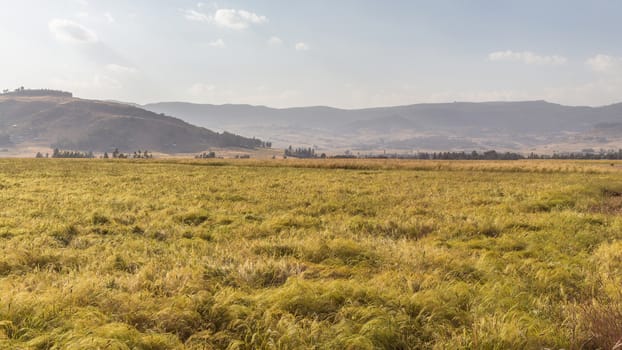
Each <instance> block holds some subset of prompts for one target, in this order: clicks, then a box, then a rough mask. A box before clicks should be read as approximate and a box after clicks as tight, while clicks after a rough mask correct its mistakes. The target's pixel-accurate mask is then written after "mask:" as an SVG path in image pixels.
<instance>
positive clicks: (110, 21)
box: [104, 12, 116, 23]
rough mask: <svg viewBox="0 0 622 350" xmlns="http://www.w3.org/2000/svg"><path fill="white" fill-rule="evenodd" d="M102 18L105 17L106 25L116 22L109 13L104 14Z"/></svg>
mask: <svg viewBox="0 0 622 350" xmlns="http://www.w3.org/2000/svg"><path fill="white" fill-rule="evenodd" d="M104 17H106V20H108V23H114V22H116V19H115V18H114V17H113V16H112V14H111V13H110V12H106V13H104Z"/></svg>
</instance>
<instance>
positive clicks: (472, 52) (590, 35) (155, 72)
mask: <svg viewBox="0 0 622 350" xmlns="http://www.w3.org/2000/svg"><path fill="white" fill-rule="evenodd" d="M620 14H622V1H617V0H610V1H604V0H585V1H575V0H565V1H561V0H537V1H529V0H522V1H518V0H516V1H511V0H507V1H502V0H454V1H449V0H434V1H433V0H430V1H417V0H382V1H381V0H375V1H372V0H338V1H335V0H332V1H329V0H315V1H303V0H248V1H242V0H239V1H228V0H222V1H217V2H210V1H203V2H197V1H186V0H175V1H174V0H132V1H128V0H105V1H104V0H54V1H49V0H19V1H15V0H0V45H1V46H0V47H1V48H2V50H1V51H0V89H14V88H17V87H20V86H25V87H27V88H53V89H62V90H67V91H72V92H73V93H74V94H75V95H76V96H79V97H83V98H92V99H107V100H120V101H127V102H135V103H141V104H144V103H150V102H161V101H189V102H196V103H210V104H226V103H244V104H254V105H267V106H272V107H293V106H311V105H327V106H334V107H341V108H364V107H375V106H389V105H404V104H414V103H424V102H453V101H474V102H477V101H506V100H547V101H551V102H555V103H561V104H567V105H591V106H598V105H606V104H611V103H617V102H622V42H620V37H619V35H620V33H622V21H620Z"/></svg>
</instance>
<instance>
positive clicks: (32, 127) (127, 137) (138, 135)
mask: <svg viewBox="0 0 622 350" xmlns="http://www.w3.org/2000/svg"><path fill="white" fill-rule="evenodd" d="M23 145H35V146H40V147H59V148H65V149H74V150H84V151H86V150H91V151H110V150H112V149H115V148H118V149H120V150H122V151H133V150H136V149H149V150H150V151H155V152H162V153H190V152H200V151H203V150H206V149H208V148H210V147H235V148H255V147H261V146H262V141H260V140H257V139H251V138H246V137H242V136H239V135H235V134H232V133H228V132H222V133H218V132H215V131H212V130H209V129H206V128H204V127H197V126H194V125H191V124H189V123H187V122H185V121H183V120H181V119H177V118H174V117H170V116H167V115H165V114H158V113H154V112H151V111H147V110H145V109H142V108H139V107H136V106H132V105H128V104H123V103H117V102H108V101H98V100H85V99H80V98H76V97H74V96H73V95H72V94H71V93H67V92H62V91H52V90H24V89H21V90H20V89H18V90H16V91H13V92H8V93H4V94H0V146H2V147H20V146H23Z"/></svg>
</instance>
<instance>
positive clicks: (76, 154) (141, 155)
mask: <svg viewBox="0 0 622 350" xmlns="http://www.w3.org/2000/svg"><path fill="white" fill-rule="evenodd" d="M35 158H50V154H49V153H46V154H45V155H44V154H43V153H41V152H37V154H36V155H35ZM52 158H96V156H95V154H94V153H93V152H91V151H89V152H80V151H65V150H61V149H59V148H54V151H53V152H52ZM100 158H103V159H109V158H113V159H128V158H132V159H150V158H153V154H152V153H149V151H147V150H144V151H142V150H138V151H135V152H134V153H123V152H120V151H119V149H118V148H115V149H114V151H112V153H110V154H108V152H104V154H103V155H101V156H100Z"/></svg>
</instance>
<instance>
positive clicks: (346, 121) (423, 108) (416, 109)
mask: <svg viewBox="0 0 622 350" xmlns="http://www.w3.org/2000/svg"><path fill="white" fill-rule="evenodd" d="M144 108H145V109H148V110H151V111H154V112H158V113H160V112H163V113H166V114H171V115H175V116H177V117H179V118H182V119H184V120H186V121H188V122H190V123H193V124H196V125H209V126H210V127H213V128H216V129H226V130H231V131H234V132H239V133H246V134H252V135H255V136H257V137H260V138H263V139H269V140H271V141H274V144H275V145H278V146H286V145H288V144H294V145H297V144H308V145H317V146H318V147H319V148H357V149H361V150H371V149H382V148H391V149H405V150H413V149H426V150H449V149H491V148H496V149H508V150H529V149H534V148H545V147H556V148H558V149H560V150H563V149H571V150H574V149H577V148H578V149H580V148H581V147H586V146H590V147H620V146H622V139H621V138H620V137H619V136H618V135H617V134H613V133H608V134H607V135H606V136H602V134H603V132H602V130H601V129H602V125H603V123H622V104H616V105H610V106H605V107H572V106H564V105H559V104H554V103H549V102H546V101H522V102H483V103H468V102H454V103H436V104H415V105H407V106H396V107H381V108H368V109H358V110H345V109H337V108H329V107H307V108H285V109H276V108H268V107H264V106H250V105H199V104H191V103H180V102H170V103H156V104H149V105H145V106H144ZM598 135H600V136H598ZM595 136H598V137H595Z"/></svg>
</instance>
